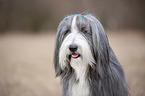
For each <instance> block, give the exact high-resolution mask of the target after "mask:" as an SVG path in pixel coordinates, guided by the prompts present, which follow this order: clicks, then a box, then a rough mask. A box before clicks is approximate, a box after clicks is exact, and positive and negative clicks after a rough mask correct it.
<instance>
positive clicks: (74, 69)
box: [54, 13, 129, 96]
mask: <svg viewBox="0 0 145 96" xmlns="http://www.w3.org/2000/svg"><path fill="white" fill-rule="evenodd" d="M54 67H55V72H56V77H57V76H60V77H61V81H62V96H128V95H129V91H128V85H127V82H126V78H125V74H124V71H123V68H122V66H121V65H120V63H119V62H118V60H117V58H116V56H115V54H114V52H113V50H112V48H111V47H110V45H109V42H108V37H107V35H106V32H105V30H104V28H103V26H102V24H101V23H100V22H99V20H98V19H97V18H96V17H95V16H93V15H92V14H89V13H82V14H74V15H70V16H67V17H65V18H64V19H63V20H62V21H61V22H60V24H59V26H58V29H57V35H56V46H55V54H54Z"/></svg>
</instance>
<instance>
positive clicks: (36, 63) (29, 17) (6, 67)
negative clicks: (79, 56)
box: [0, 0, 145, 96]
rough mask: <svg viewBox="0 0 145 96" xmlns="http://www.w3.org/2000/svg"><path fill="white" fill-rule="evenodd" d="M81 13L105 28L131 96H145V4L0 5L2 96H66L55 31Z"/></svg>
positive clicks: (39, 0) (89, 0)
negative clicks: (58, 70)
mask: <svg viewBox="0 0 145 96" xmlns="http://www.w3.org/2000/svg"><path fill="white" fill-rule="evenodd" d="M82 12H88V13H92V14H94V15H95V16H96V17H97V18H98V19H99V20H100V21H101V23H102V24H103V26H104V28H105V30H106V33H107V35H108V38H109V42H110V45H111V47H112V48H113V50H114V51H115V54H116V56H117V58H118V60H119V61H120V63H121V65H122V66H123V68H124V70H125V73H126V77H127V81H128V85H129V88H130V92H131V96H145V91H144V89H145V83H144V80H145V1H144V0H0V96H61V84H60V82H61V81H60V79H59V78H55V72H54V68H53V55H54V43H55V35H56V29H57V26H58V24H59V23H60V21H61V20H62V19H63V18H64V17H65V16H67V15H70V14H76V13H82Z"/></svg>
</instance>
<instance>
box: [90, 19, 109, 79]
mask: <svg viewBox="0 0 145 96" xmlns="http://www.w3.org/2000/svg"><path fill="white" fill-rule="evenodd" d="M92 19H93V21H92V23H91V31H92V43H93V51H94V52H93V53H94V58H95V60H96V68H95V69H96V71H97V72H98V74H99V75H100V76H101V77H102V76H104V74H106V72H107V69H108V66H109V49H110V47H109V43H108V38H107V35H106V32H105V30H104V28H103V26H102V24H101V23H100V22H99V20H97V19H96V18H95V17H93V18H92Z"/></svg>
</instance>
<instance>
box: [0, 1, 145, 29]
mask: <svg viewBox="0 0 145 96" xmlns="http://www.w3.org/2000/svg"><path fill="white" fill-rule="evenodd" d="M144 5H145V1H144V0H0V32H5V31H8V30H32V31H34V32H38V31H39V30H54V29H55V30H56V28H57V26H58V23H59V22H60V21H61V19H62V18H63V17H65V16H67V15H69V14H74V13H81V12H90V13H93V14H95V15H96V16H97V17H98V18H99V20H100V21H101V22H102V23H103V26H104V27H105V28H109V29H128V28H129V29H131V28H134V29H143V30H145V24H144V22H145V18H144V17H145V6H144Z"/></svg>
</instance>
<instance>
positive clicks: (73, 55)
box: [71, 54, 79, 58]
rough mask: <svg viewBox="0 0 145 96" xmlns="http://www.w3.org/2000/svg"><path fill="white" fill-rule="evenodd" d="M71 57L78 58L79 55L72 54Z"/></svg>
mask: <svg viewBox="0 0 145 96" xmlns="http://www.w3.org/2000/svg"><path fill="white" fill-rule="evenodd" d="M71 56H72V57H74V58H76V57H78V56H79V55H78V54H72V55H71Z"/></svg>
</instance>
